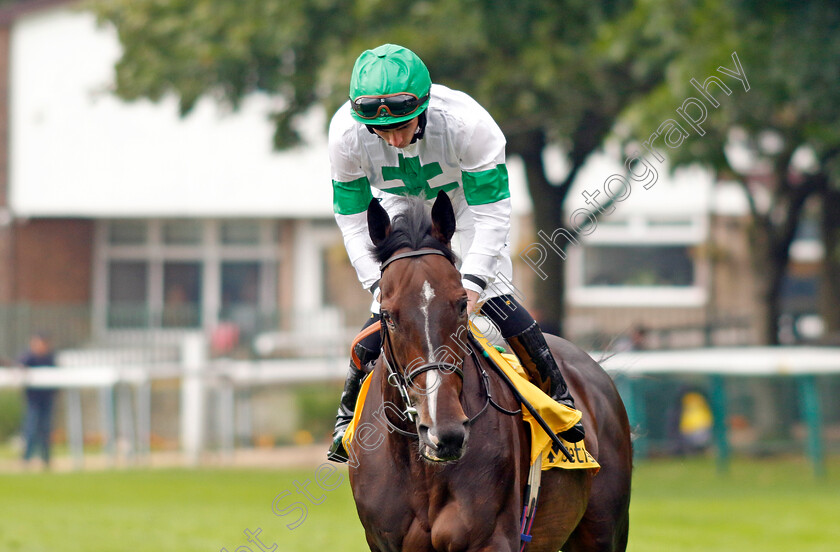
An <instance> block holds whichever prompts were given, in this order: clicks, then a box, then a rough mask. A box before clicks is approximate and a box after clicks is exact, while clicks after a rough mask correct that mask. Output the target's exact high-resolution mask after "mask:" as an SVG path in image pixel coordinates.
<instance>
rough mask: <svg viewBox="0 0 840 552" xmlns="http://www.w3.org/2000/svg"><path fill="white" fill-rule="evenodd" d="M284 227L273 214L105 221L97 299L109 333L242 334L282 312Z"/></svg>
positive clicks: (102, 322) (100, 239)
mask: <svg viewBox="0 0 840 552" xmlns="http://www.w3.org/2000/svg"><path fill="white" fill-rule="evenodd" d="M278 226H279V225H278V224H277V223H276V222H274V221H269V220H224V221H218V220H184V219H168V220H130V221H124V220H113V221H102V222H101V223H100V224H99V227H98V230H97V232H98V238H97V248H96V256H97V267H98V268H97V270H96V276H95V278H96V282H95V285H94V289H95V292H94V293H95V296H94V305H95V309H96V313H97V315H96V316H97V319H98V320H99V322H97V325H98V327H100V328H101V329H102V330H105V331H115V330H148V329H156V328H164V329H176V330H177V329H185V330H194V329H210V328H213V327H216V326H217V325H218V324H219V323H220V322H232V323H234V324H236V325H237V326H238V327H239V328H240V330H241V332H242V333H243V334H250V333H252V332H254V331H256V330H258V329H259V328H258V326H259V324H260V321H261V320H264V319H266V318H268V319H271V318H273V317H274V316H275V315H276V308H277V298H276V281H277V265H278V262H279V251H280V248H279V247H278V246H277V242H278V238H279V233H278V230H277V227H278Z"/></svg>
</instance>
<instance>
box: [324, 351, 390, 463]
mask: <svg viewBox="0 0 840 552" xmlns="http://www.w3.org/2000/svg"><path fill="white" fill-rule="evenodd" d="M356 355H358V357H359V360H360V361H361V364H362V367H365V366H367V365H368V364H369V363H371V362H373V361H375V360H376V359H377V358H378V357H379V351H378V350H376V351H371V350H370V349H368V348H366V347H365V346H364V345H362V344H361V343H359V344H357V345H356ZM365 373H366V372H365V371H363V370H359V369H358V368H356V365H355V364H353V361H352V360H351V361H350V370H349V371H348V372H347V379H346V380H345V381H344V391H342V393H341V401H340V402H339V403H338V413H337V414H336V415H335V429H334V430H333V442H332V445H331V446H330V450H328V451H327V460H332V461H333V462H347V451H346V450H344V444H343V443H342V442H341V440H342V439H343V438H344V432H345V431H346V430H347V426H349V425H350V421H351V420H352V419H353V412H354V411H355V409H356V400H357V399H358V398H359V390H361V388H362V379H363V378H364V377H365Z"/></svg>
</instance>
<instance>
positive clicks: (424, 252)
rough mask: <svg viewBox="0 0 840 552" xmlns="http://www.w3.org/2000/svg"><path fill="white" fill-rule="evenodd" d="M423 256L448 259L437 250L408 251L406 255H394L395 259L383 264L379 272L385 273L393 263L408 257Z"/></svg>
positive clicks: (392, 258)
mask: <svg viewBox="0 0 840 552" xmlns="http://www.w3.org/2000/svg"><path fill="white" fill-rule="evenodd" d="M421 255H441V256H443V257H446V254H445V253H444V252H443V251H439V250H437V249H418V250H416V251H406V252H405V253H400V254H399V255H394V256H393V257H391V258H390V259H388V260H387V261H385V262H384V263H382V266H380V267H379V272H380V273H382V272H385V268H387V267H388V265H389V264H391V263H393V262H394V261H399V260H400V259H405V258H407V257H420V256H421Z"/></svg>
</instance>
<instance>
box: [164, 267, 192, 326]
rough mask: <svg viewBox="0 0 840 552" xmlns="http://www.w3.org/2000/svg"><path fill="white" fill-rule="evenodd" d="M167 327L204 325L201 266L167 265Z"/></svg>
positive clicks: (165, 289)
mask: <svg viewBox="0 0 840 552" xmlns="http://www.w3.org/2000/svg"><path fill="white" fill-rule="evenodd" d="M161 325H162V326H163V327H164V328H197V327H200V326H201V264H200V263H197V262H165V263H164V264H163V314H162V319H161Z"/></svg>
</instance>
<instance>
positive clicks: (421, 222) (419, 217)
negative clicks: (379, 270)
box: [372, 197, 456, 264]
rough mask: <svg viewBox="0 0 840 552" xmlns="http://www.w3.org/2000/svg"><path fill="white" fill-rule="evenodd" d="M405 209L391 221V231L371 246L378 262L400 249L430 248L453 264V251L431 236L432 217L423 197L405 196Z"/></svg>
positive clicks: (385, 259) (454, 257) (382, 261)
mask: <svg viewBox="0 0 840 552" xmlns="http://www.w3.org/2000/svg"><path fill="white" fill-rule="evenodd" d="M404 201H405V202H406V206H405V209H404V210H403V211H401V212H400V213H399V214H397V215H396V216H395V217H394V219H393V220H392V221H391V233H390V234H389V235H388V237H387V238H385V239H384V240H383V241H381V242H380V243H379V245H375V246H373V249H372V251H373V255H374V257H376V260H377V261H379V262H380V263H384V262H385V261H387V260H388V259H390V258H391V257H393V256H394V253H396V252H397V251H399V250H400V249H405V248H409V249H411V250H417V249H423V248H431V249H437V250H439V251H441V252H442V253H444V254H445V255H446V258H447V259H449V261H450V262H452V263H453V264H454V263H455V261H456V256H455V253H454V252H453V251H452V250H451V249H450V248H449V246H448V245H447V244H445V243H441V242H440V241H438V240H437V239H436V238H435V237H434V236H432V218H431V216H430V215H429V212H428V210H427V208H426V202H425V201H424V199H423V198H419V197H409V198H405V199H404Z"/></svg>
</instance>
